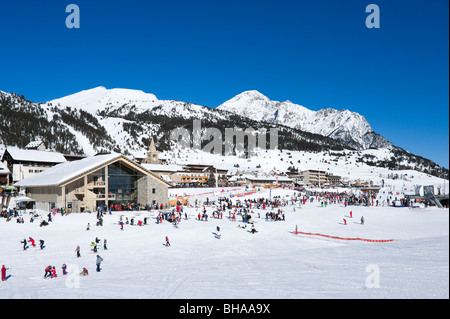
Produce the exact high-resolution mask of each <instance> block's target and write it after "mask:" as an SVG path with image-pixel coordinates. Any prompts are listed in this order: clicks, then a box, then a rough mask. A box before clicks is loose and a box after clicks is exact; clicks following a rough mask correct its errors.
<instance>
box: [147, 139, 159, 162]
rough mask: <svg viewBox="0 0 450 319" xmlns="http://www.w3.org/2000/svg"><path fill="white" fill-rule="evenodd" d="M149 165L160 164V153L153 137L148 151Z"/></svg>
mask: <svg viewBox="0 0 450 319" xmlns="http://www.w3.org/2000/svg"><path fill="white" fill-rule="evenodd" d="M147 163H149V164H159V158H158V151H157V150H156V146H155V141H154V139H153V137H152V141H151V142H150V147H149V149H148V151H147Z"/></svg>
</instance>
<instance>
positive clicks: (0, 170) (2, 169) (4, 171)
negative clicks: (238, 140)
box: [0, 162, 11, 175]
mask: <svg viewBox="0 0 450 319" xmlns="http://www.w3.org/2000/svg"><path fill="white" fill-rule="evenodd" d="M10 173H11V172H10V170H9V169H8V167H6V165H5V164H4V163H3V162H0V175H8V174H10Z"/></svg>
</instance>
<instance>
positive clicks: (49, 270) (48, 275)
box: [44, 266, 52, 279]
mask: <svg viewBox="0 0 450 319" xmlns="http://www.w3.org/2000/svg"><path fill="white" fill-rule="evenodd" d="M51 274H52V266H47V267H45V274H44V279H46V278H48V277H50V276H51Z"/></svg>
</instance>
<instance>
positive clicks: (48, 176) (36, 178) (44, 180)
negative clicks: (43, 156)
mask: <svg viewBox="0 0 450 319" xmlns="http://www.w3.org/2000/svg"><path fill="white" fill-rule="evenodd" d="M120 156H122V155H120V154H105V155H98V156H92V157H87V158H84V159H82V160H79V161H73V162H66V163H61V164H58V165H56V166H53V167H52V168H49V169H47V170H45V171H43V172H41V173H39V174H35V175H33V176H31V177H29V178H26V179H24V180H21V181H19V182H17V183H16V184H14V186H16V187H38V186H57V185H61V184H63V183H64V182H67V181H69V180H71V179H72V178H74V177H77V176H79V175H82V174H83V173H85V172H88V171H90V170H92V169H95V168H96V167H99V166H101V165H104V164H106V163H108V162H110V161H112V160H114V159H116V158H118V157H120Z"/></svg>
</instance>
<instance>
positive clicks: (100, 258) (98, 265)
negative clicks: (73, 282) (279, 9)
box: [96, 255, 103, 272]
mask: <svg viewBox="0 0 450 319" xmlns="http://www.w3.org/2000/svg"><path fill="white" fill-rule="evenodd" d="M102 261H103V258H102V257H100V255H97V261H96V265H97V272H100V264H101V263H102Z"/></svg>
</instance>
